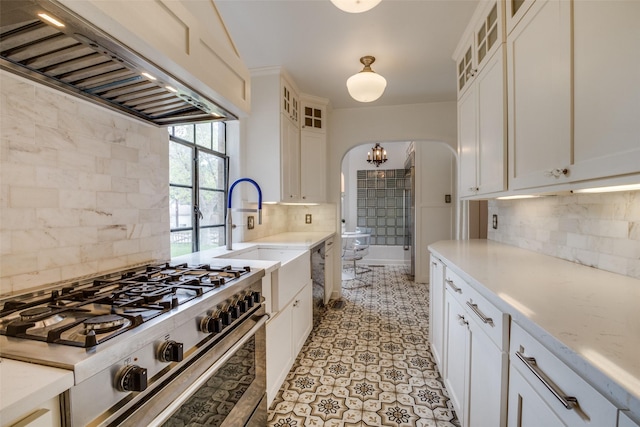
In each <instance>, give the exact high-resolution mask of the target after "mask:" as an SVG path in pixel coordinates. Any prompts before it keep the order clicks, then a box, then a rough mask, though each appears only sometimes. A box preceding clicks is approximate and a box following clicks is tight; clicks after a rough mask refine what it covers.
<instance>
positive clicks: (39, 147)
mask: <svg viewBox="0 0 640 427" xmlns="http://www.w3.org/2000/svg"><path fill="white" fill-rule="evenodd" d="M0 109H1V118H0V132H1V134H0V142H1V151H0V165H1V168H2V170H1V172H0V254H1V261H0V293H2V294H5V293H10V292H18V291H22V290H25V289H31V288H34V287H38V286H41V285H44V284H50V283H53V282H58V281H62V280H69V279H73V278H77V277H81V276H85V275H90V274H96V273H102V272H106V271H109V270H114V269H121V268H124V267H127V266H130V265H135V264H139V263H143V262H149V261H154V260H165V259H168V258H169V253H170V252H169V231H168V227H167V224H168V223H169V211H168V209H167V206H168V196H169V194H168V193H169V192H168V186H167V182H168V162H169V156H168V135H167V131H166V129H162V128H156V127H154V126H150V125H146V124H144V123H142V122H139V121H137V120H134V119H131V118H128V117H126V116H123V115H122V114H118V113H115V112H112V111H110V110H108V109H105V108H102V107H99V106H96V105H93V104H90V103H88V102H86V101H84V100H81V99H78V98H75V97H71V96H68V95H65V94H63V93H62V92H60V91H55V90H52V89H49V88H47V87H44V86H41V85H39V84H35V83H33V82H31V81H28V80H25V79H22V78H20V77H17V76H14V75H12V74H9V73H6V72H4V71H1V72H0Z"/></svg>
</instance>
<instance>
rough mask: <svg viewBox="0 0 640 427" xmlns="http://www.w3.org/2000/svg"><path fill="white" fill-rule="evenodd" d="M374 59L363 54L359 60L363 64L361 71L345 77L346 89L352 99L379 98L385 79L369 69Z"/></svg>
mask: <svg viewBox="0 0 640 427" xmlns="http://www.w3.org/2000/svg"><path fill="white" fill-rule="evenodd" d="M375 60H376V58H374V57H373V56H363V57H362V58H360V62H362V64H363V65H364V68H363V69H362V71H360V72H359V73H358V74H354V75H353V76H351V77H349V78H348V79H347V90H348V91H349V95H351V97H352V98H353V99H355V100H356V101H359V102H372V101H375V100H376V99H378V98H380V97H381V96H382V94H383V93H384V89H385V88H386V87H387V81H386V80H385V78H384V77H382V76H381V75H380V74H377V73H376V72H375V71H373V70H372V69H371V64H373V62H374V61H375Z"/></svg>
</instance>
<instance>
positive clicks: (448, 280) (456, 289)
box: [445, 279, 462, 294]
mask: <svg viewBox="0 0 640 427" xmlns="http://www.w3.org/2000/svg"><path fill="white" fill-rule="evenodd" d="M445 282H447V285H449V286H451V289H453V290H454V292H457V293H459V294H461V293H462V289H460V288H459V287H457V286H456V285H454V284H453V280H451V279H446V280H445Z"/></svg>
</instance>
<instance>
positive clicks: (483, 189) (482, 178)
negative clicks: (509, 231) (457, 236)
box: [454, 1, 507, 198]
mask: <svg viewBox="0 0 640 427" xmlns="http://www.w3.org/2000/svg"><path fill="white" fill-rule="evenodd" d="M502 5H503V3H502V2H499V1H498V2H481V3H480V5H479V6H478V8H477V9H476V12H475V14H474V17H475V19H474V20H472V21H471V24H470V25H469V27H468V29H467V31H466V33H465V36H464V37H463V38H462V40H461V42H460V44H459V45H458V49H457V50H456V53H457V55H454V58H456V57H457V58H458V60H457V70H458V90H459V94H460V97H459V98H458V155H459V195H460V197H463V198H477V197H486V195H487V194H491V193H495V192H501V191H504V190H506V186H507V180H506V129H505V126H506V94H505V72H504V67H505V64H504V34H503V25H502V23H503V22H504V17H503V9H502ZM469 34H471V35H469ZM470 64H471V65H470ZM463 68H465V69H468V70H469V71H468V72H462V70H463Z"/></svg>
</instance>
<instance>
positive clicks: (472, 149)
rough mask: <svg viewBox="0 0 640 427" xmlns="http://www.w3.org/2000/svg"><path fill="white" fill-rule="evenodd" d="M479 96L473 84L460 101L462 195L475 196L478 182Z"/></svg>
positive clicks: (459, 153)
mask: <svg viewBox="0 0 640 427" xmlns="http://www.w3.org/2000/svg"><path fill="white" fill-rule="evenodd" d="M477 109H478V106H477V98H476V88H475V86H472V87H470V88H468V89H467V91H466V92H465V94H464V95H463V96H462V98H460V100H459V101H458V150H459V151H458V156H459V161H458V167H459V169H460V171H459V176H460V184H459V186H458V187H459V192H460V197H467V196H474V195H475V194H476V193H477V192H478V184H477V164H476V162H477V157H478V143H477V138H476V136H477V134H478V128H477Z"/></svg>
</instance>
